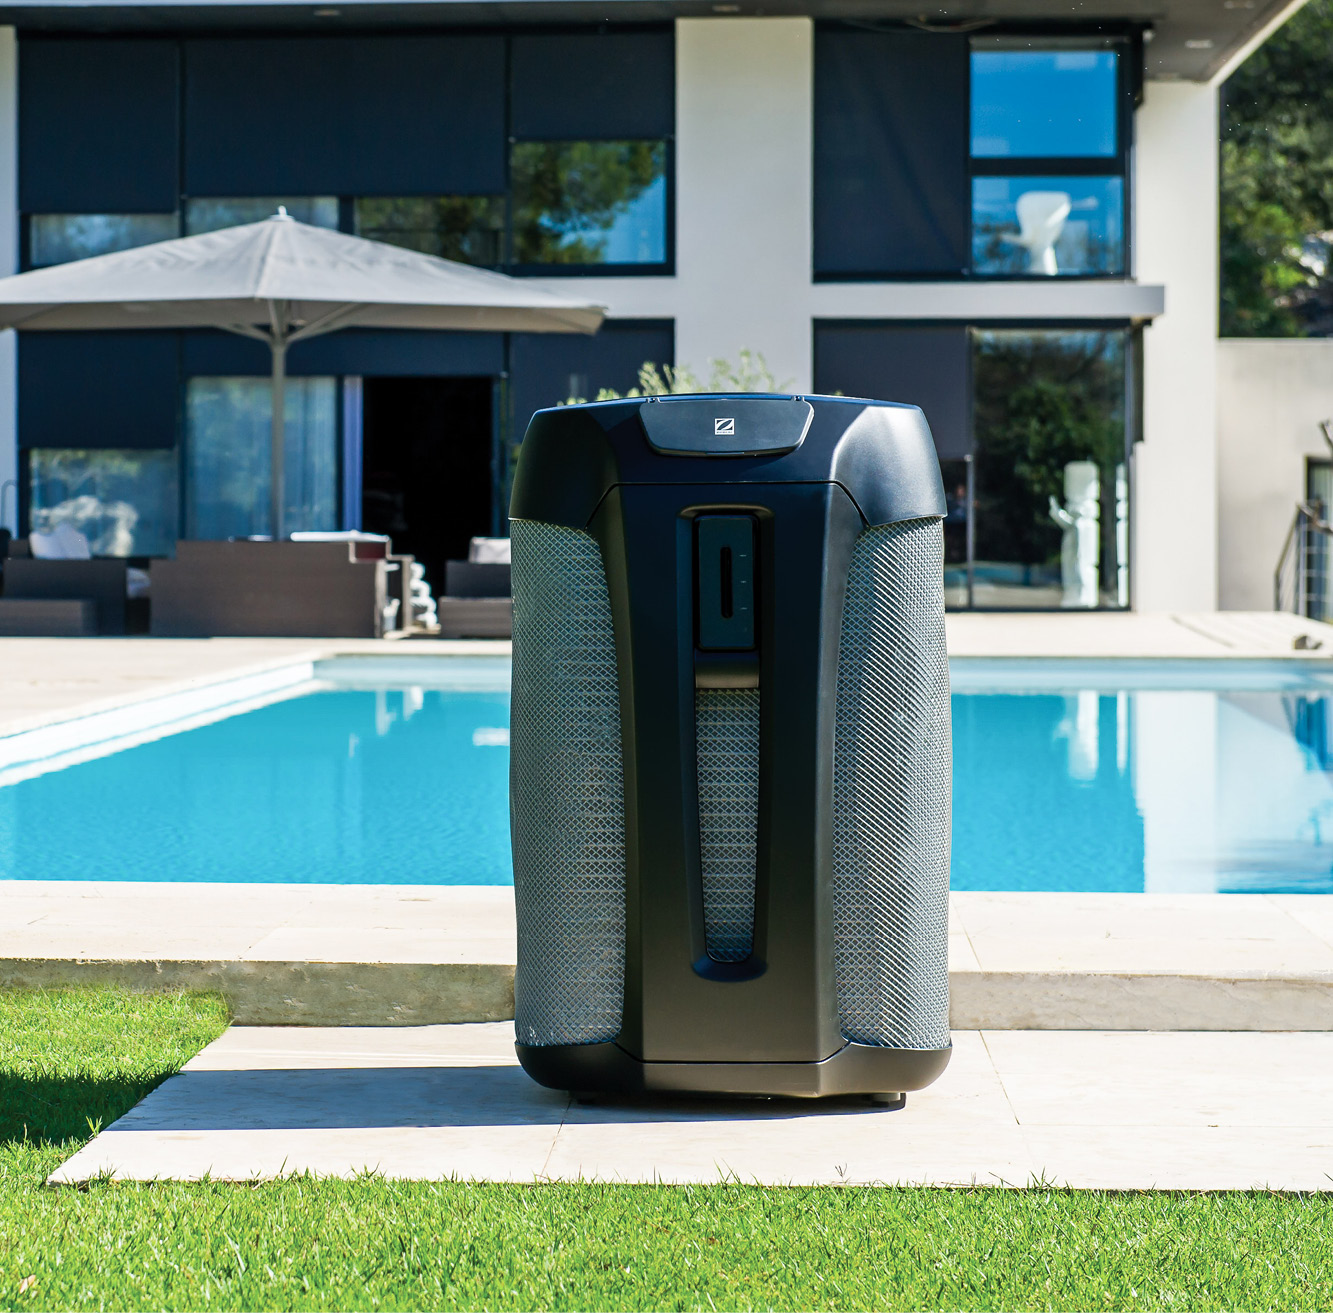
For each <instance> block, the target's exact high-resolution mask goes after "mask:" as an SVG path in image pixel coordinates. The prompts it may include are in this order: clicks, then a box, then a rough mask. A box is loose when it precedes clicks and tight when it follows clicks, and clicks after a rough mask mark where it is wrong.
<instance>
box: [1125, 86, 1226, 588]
mask: <svg viewBox="0 0 1333 1313" xmlns="http://www.w3.org/2000/svg"><path fill="white" fill-rule="evenodd" d="M1217 131H1218V123H1217V89H1216V88H1215V87H1210V86H1200V85H1198V84H1196V83H1190V82H1149V83H1148V84H1147V85H1146V86H1145V88H1144V102H1143V106H1142V107H1141V108H1140V110H1139V112H1138V116H1137V143H1136V150H1135V197H1136V206H1135V210H1136V213H1135V232H1134V237H1135V241H1134V251H1135V266H1136V268H1135V273H1136V275H1137V277H1138V279H1139V281H1140V282H1145V283H1165V284H1166V308H1165V312H1164V313H1163V314H1162V315H1161V317H1160V318H1158V319H1157V320H1156V321H1155V322H1154V323H1153V324H1152V326H1151V327H1149V328H1148V329H1147V330H1146V331H1145V333H1144V389H1143V403H1144V416H1143V431H1144V442H1143V443H1142V445H1141V446H1139V447H1138V448H1137V450H1136V452H1135V468H1134V473H1135V481H1136V491H1135V505H1134V517H1135V532H1134V548H1133V552H1134V556H1133V564H1134V574H1135V584H1134V605H1135V608H1136V609H1137V610H1140V611H1160V610H1190V611H1209V610H1212V609H1214V608H1215V607H1216V605H1217V459H1216V409H1215V407H1216V355H1217V350H1216V348H1217Z"/></svg>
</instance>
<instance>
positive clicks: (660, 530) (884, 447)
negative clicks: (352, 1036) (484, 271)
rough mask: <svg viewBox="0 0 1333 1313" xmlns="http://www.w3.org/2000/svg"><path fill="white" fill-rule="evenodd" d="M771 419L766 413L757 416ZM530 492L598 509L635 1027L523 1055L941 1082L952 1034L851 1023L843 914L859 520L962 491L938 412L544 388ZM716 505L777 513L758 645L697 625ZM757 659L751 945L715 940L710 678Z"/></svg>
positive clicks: (681, 1083)
mask: <svg viewBox="0 0 1333 1313" xmlns="http://www.w3.org/2000/svg"><path fill="white" fill-rule="evenodd" d="M770 416H771V418H769V417H770ZM728 420H731V421H734V424H733V425H729V424H728V423H727V421H728ZM751 425H754V426H756V427H757V428H758V429H759V432H757V433H752V434H747V433H746V432H745V428H746V427H749V426H751ZM715 426H716V429H717V432H716V433H715V432H714V428H715ZM737 430H739V431H737ZM682 435H683V436H682ZM764 444H768V446H767V449H764ZM689 446H692V447H693V448H694V449H693V450H687V449H686V448H687V447H689ZM510 514H511V516H512V517H514V518H515V519H525V520H535V521H542V522H545V523H548V524H555V525H562V526H565V527H567V528H572V529H580V530H584V531H586V532H587V533H589V534H591V535H592V536H593V537H594V538H595V539H596V540H597V542H598V544H599V546H600V548H601V554H602V561H603V566H604V568H605V571H606V577H607V585H608V590H609V594H610V602H611V615H612V622H613V628H614V632H615V642H616V659H617V668H618V672H619V687H620V701H621V727H622V741H623V764H624V776H625V778H624V798H625V841H626V944H625V948H626V966H625V994H624V1010H623V1022H622V1030H621V1033H620V1035H619V1036H618V1038H617V1039H616V1040H615V1041H614V1042H612V1043H601V1044H589V1045H563V1046H562V1045H555V1046H549V1047H548V1046H529V1045H523V1044H519V1045H518V1046H517V1049H518V1056H519V1059H520V1061H521V1063H522V1065H523V1067H524V1069H525V1070H526V1071H527V1072H528V1073H529V1074H530V1075H531V1076H533V1077H534V1078H535V1079H536V1080H537V1081H539V1082H540V1083H542V1084H544V1085H548V1086H551V1087H552V1088H558V1089H571V1090H576V1091H589V1092H591V1091H622V1092H632V1091H643V1090H671V1091H682V1092H684V1091H692V1092H711V1093H727V1094H758V1095H795V1096H810V1097H814V1096H820V1095H829V1094H851V1093H867V1094H872V1093H874V1094H891V1093H905V1092H906V1091H909V1090H916V1089H920V1088H922V1087H924V1086H926V1085H928V1084H930V1083H931V1082H932V1081H933V1080H934V1079H935V1078H936V1077H937V1076H938V1075H939V1074H940V1072H941V1071H943V1069H944V1067H945V1066H946V1065H947V1063H948V1059H949V1054H950V1049H949V1048H947V1047H946V1048H942V1049H931V1050H906V1049H891V1048H877V1047H875V1046H872V1045H864V1044H854V1043H849V1042H848V1041H847V1040H846V1038H845V1037H844V1036H843V1034H842V1032H841V1029H840V1027H839V1018H838V1004H837V995H836V990H835V984H834V972H833V933H832V925H833V907H832V875H833V796H832V795H833V783H832V782H833V761H832V758H833V740H834V734H833V715H834V707H835V703H836V696H837V676H838V649H839V641H840V633H841V622H842V611H843V601H844V594H845V588H846V581H847V576H848V567H849V564H850V560H851V556H852V551H853V548H854V545H855V543H856V540H857V537H858V535H859V534H860V533H861V532H862V530H863V529H865V528H867V527H870V526H876V525H885V524H893V523H896V522H899V521H904V520H918V519H929V518H942V517H943V516H944V514H945V498H944V488H943V484H942V482H941V478H940V468H939V461H938V458H937V456H936V453H935V446H934V443H933V441H932V439H931V434H930V429H929V427H928V425H927V423H926V420H925V417H924V416H923V415H922V413H921V411H920V410H919V409H918V408H917V407H915V406H907V405H897V404H892V403H886V402H878V401H866V400H854V399H848V398H842V397H791V396H763V397H761V396H755V395H736V394H717V395H705V396H689V397H665V398H660V399H658V398H650V399H647V400H643V399H631V400H622V401H608V402H599V403H596V404H592V405H581V406H565V407H558V408H555V409H552V410H543V411H539V412H537V414H536V415H534V416H533V418H532V422H531V423H530V425H529V427H528V430H527V435H526V437H525V439H524V442H523V446H522V449H521V453H520V458H519V462H518V468H517V471H516V474H515V479H514V489H513V498H512V501H511V505H510ZM711 514H742V515H751V516H753V517H754V520H755V524H756V526H757V533H756V541H755V553H756V557H757V571H756V589H757V596H756V599H755V601H756V625H757V642H756V650H755V653H754V654H753V656H752V658H750V659H749V660H747V658H746V656H745V654H739V655H737V654H732V653H718V654H705V653H701V652H699V651H698V650H697V648H696V645H695V635H696V620H695V607H696V596H695V588H696V585H695V565H694V547H693V544H694V523H693V522H694V521H695V519H696V518H697V517H698V516H700V515H711ZM941 586H942V583H941ZM755 682H757V683H758V684H759V686H760V687H761V688H762V689H763V690H764V697H763V698H762V700H761V710H760V763H759V780H760V794H759V796H760V803H759V815H758V836H757V853H756V898H755V932H754V951H753V953H752V955H751V958H750V959H749V960H748V961H745V962H736V963H731V962H719V961H714V960H713V959H711V958H710V957H709V956H708V954H707V952H706V950H705V937H704V920H703V904H702V894H701V875H700V846H699V822H698V800H697V797H696V780H695V766H694V754H695V748H694V732H695V723H694V717H695V690H696V688H698V687H718V686H721V687H728V686H734V687H745V686H752V685H753V684H754V683H755ZM512 805H514V806H520V805H521V799H515V800H513V803H512Z"/></svg>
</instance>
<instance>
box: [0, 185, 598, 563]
mask: <svg viewBox="0 0 1333 1313" xmlns="http://www.w3.org/2000/svg"><path fill="white" fill-rule="evenodd" d="M602 314H603V309H602V307H601V306H597V305H592V304H589V303H588V302H585V301H578V300H574V299H571V298H567V297H563V296H556V295H554V294H553V293H550V292H546V291H543V290H542V289H541V288H538V287H534V286H533V285H532V284H531V283H528V282H524V281H521V280H520V279H517V278H508V277H506V276H505V275H504V274H497V273H491V272H489V271H488V270H485V269H474V268H472V267H471V266H470V265H465V264H456V263H455V262H453V261H451V260H441V259H437V258H436V257H435V256H432V255H422V254H420V253H419V252H417V251H408V250H404V249H403V248H402V247H399V246H389V245H387V244H386V243H384V242H372V241H367V240H366V239H365V238H363V237H352V236H350V235H348V234H347V233H340V232H332V231H330V230H329V229H327V228H315V227H312V226H311V225H310V224H305V223H298V222H297V221H296V220H295V219H293V218H291V217H290V216H289V215H288V214H287V213H286V211H285V210H284V209H281V208H280V209H279V211H278V213H277V214H275V215H273V217H272V218H270V219H263V220H261V221H260V222H259V223H247V224H242V225H241V226H239V227H236V228H224V229H222V230H221V231H218V232H210V233H200V234H199V235H198V236H195V237H180V238H176V239H174V240H172V241H166V242H155V243H153V244H152V245H150V246H138V247H135V248H133V249H132V250H128V251H117V252H115V253H113V254H111V255H98V256H93V257H92V258H91V259H87V260H75V261H72V262H70V263H69V264H62V265H56V266H54V267H52V268H49V269H36V270H33V271H32V272H31V273H26V274H15V275H13V276H12V277H9V278H0V328H17V329H19V330H20V331H33V330H39V329H50V330H55V329H98V328H107V329H121V328H221V329H225V330H226V331H227V332H229V333H240V334H241V335H243V336H245V337H254V338H258V339H260V340H261V341H263V342H266V343H268V346H269V350H270V352H271V353H272V358H273V448H272V462H273V465H272V470H273V473H272V528H273V536H274V537H275V538H280V537H282V532H283V530H282V518H283V400H284V383H285V380H286V375H287V348H288V347H289V346H291V345H292V344H293V343H294V342H302V341H304V340H305V339H307V338H311V337H317V336H318V335H320V334H321V333H332V332H334V331H336V330H337V329H340V328H349V327H352V326H356V327H362V328H428V329H431V328H433V329H460V330H464V331H478V330H481V331H489V332H506V333H595V332H596V331H597V328H598V327H599V325H600V324H601V322H602Z"/></svg>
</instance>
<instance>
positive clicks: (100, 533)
mask: <svg viewBox="0 0 1333 1313" xmlns="http://www.w3.org/2000/svg"><path fill="white" fill-rule="evenodd" d="M29 459H30V472H31V485H30V487H31V492H30V502H29V507H30V510H29V513H30V516H31V520H32V527H33V528H34V529H36V530H38V531H39V532H42V533H49V532H50V531H51V530H52V529H54V528H55V527H56V525H58V524H61V523H68V524H70V525H72V526H73V527H74V528H75V529H77V530H78V531H79V532H80V533H82V534H83V535H84V536H85V537H86V538H87V539H88V543H89V546H90V547H91V548H92V552H93V555H94V556H149V555H165V554H166V553H168V552H169V551H170V550H171V548H172V546H173V544H174V543H175V540H176V453H175V451H127V450H120V449H101V450H92V451H88V450H73V449H64V448H39V449H36V450H34V451H32V452H31V453H30V457H29Z"/></svg>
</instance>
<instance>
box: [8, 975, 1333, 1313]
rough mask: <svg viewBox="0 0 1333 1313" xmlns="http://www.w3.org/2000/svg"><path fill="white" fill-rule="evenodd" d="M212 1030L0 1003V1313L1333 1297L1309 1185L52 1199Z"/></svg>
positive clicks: (167, 1017)
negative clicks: (1190, 1189)
mask: <svg viewBox="0 0 1333 1313" xmlns="http://www.w3.org/2000/svg"><path fill="white" fill-rule="evenodd" d="M225 1024H226V1016H225V1012H224V1009H223V1007H222V1005H221V1004H220V1003H219V1002H218V1001H217V1000H215V999H211V998H203V997H197V996H196V997H180V996H158V997H152V998H143V997H130V996H127V995H123V994H118V993H112V992H101V991H99V992H96V993H68V994H63V993H62V994H47V995H32V994H27V995H23V994H10V995H5V994H0V1308H5V1309H9V1308H14V1309H48V1308H50V1309H60V1308H112V1309H140V1308H147V1309H157V1308H160V1309H177V1308H183V1309H199V1308H202V1309H281V1308H327V1309H345V1308H408V1309H410V1308H495V1309H501V1308H504V1309H509V1308H519V1309H526V1308H567V1309H655V1308H668V1309H674V1308H681V1309H694V1308H698V1309H740V1308H780V1309H788V1308H791V1309H804V1308H820V1309H861V1308H883V1309H898V1308H904V1309H1011V1308H1012V1309H1028V1308H1032V1309H1038V1308H1043V1309H1044V1308H1057V1309H1098V1310H1105V1309H1119V1308H1152V1309H1267V1308H1281V1309H1333V1201H1330V1200H1328V1199H1326V1198H1322V1197H1313V1198H1295V1197H1288V1196H1277V1195H1265V1194H1224V1195H1204V1196H1192V1195H1177V1194H1130V1195H1104V1194H1086V1193H1083V1194H1078V1193H1072V1192H1068V1191H1060V1190H1048V1189H1032V1190H1027V1191H1008V1190H971V1191H948V1190H899V1189H862V1188H859V1187H845V1188H822V1189H796V1188H787V1189H760V1188H756V1187H752V1186H746V1185H736V1184H728V1185H715V1186H708V1187H694V1188H685V1187H668V1186H599V1185H545V1186H504V1185H465V1184H460V1183H457V1182H445V1183H440V1184H425V1183H395V1182H386V1181H381V1180H377V1179H370V1178H368V1179H363V1180H358V1181H323V1182H316V1181H312V1180H309V1179H292V1180H287V1181H283V1182H280V1183H274V1184H267V1185H255V1186H241V1185H222V1184H203V1185H172V1184H161V1185H113V1184H110V1183H98V1184H96V1185H94V1186H92V1187H91V1188H90V1189H87V1190H72V1189H66V1188H60V1189H55V1188H49V1187H47V1186H45V1185H43V1179H44V1177H45V1176H46V1174H47V1173H48V1172H49V1171H51V1169H52V1168H54V1167H55V1166H56V1165H57V1163H59V1162H60V1161H61V1160H62V1159H63V1158H65V1157H66V1156H68V1155H69V1154H70V1153H71V1152H73V1150H74V1149H75V1148H77V1147H78V1146H79V1145H80V1144H81V1143H83V1142H84V1141H85V1140H86V1139H87V1138H88V1136H89V1134H90V1126H93V1125H96V1124H97V1123H99V1122H100V1123H102V1124H103V1125H105V1124H107V1123H109V1122H110V1121H111V1120H113V1119H114V1118H115V1117H116V1116H118V1115H119V1114H120V1113H121V1112H123V1111H124V1110H125V1109H127V1108H128V1107H130V1105H131V1104H132V1103H134V1101H135V1100H136V1099H138V1098H139V1097H140V1096H141V1095H142V1094H144V1093H145V1092H146V1091H147V1090H149V1089H151V1088H152V1087H153V1086H154V1085H155V1084H157V1083H158V1082H159V1081H160V1080H162V1079H163V1078H164V1077H165V1076H167V1075H168V1074H170V1073H171V1072H172V1071H174V1070H175V1069H176V1068H178V1067H179V1066H180V1065H181V1063H183V1062H184V1061H186V1060H187V1059H188V1058H189V1057H190V1055H191V1054H193V1053H194V1052H196V1051H197V1050H198V1049H199V1048H201V1047H202V1046H203V1045H204V1044H206V1043H207V1042H208V1041H209V1040H211V1039H212V1038H213V1037H214V1036H215V1035H217V1034H219V1033H220V1032H221V1030H222V1029H223V1027H224V1026H225Z"/></svg>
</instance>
